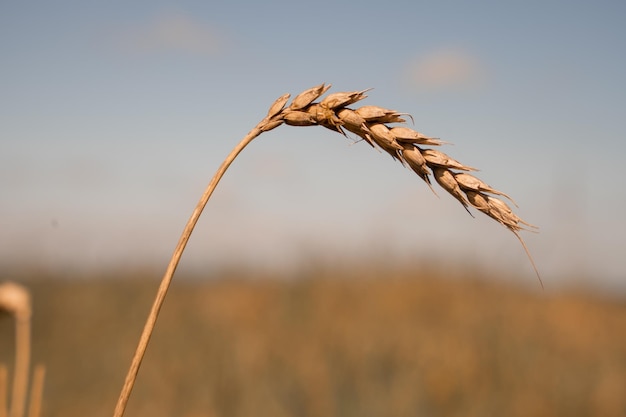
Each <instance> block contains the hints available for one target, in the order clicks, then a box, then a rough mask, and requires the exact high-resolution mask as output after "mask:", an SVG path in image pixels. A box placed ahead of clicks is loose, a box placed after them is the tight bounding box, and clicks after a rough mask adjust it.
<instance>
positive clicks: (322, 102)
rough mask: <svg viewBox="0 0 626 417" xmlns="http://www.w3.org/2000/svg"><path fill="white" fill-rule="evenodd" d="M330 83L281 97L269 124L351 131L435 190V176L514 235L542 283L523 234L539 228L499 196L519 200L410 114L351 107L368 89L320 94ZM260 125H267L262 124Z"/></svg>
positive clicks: (467, 206) (449, 190)
mask: <svg viewBox="0 0 626 417" xmlns="http://www.w3.org/2000/svg"><path fill="white" fill-rule="evenodd" d="M329 88H330V84H320V85H318V86H315V87H313V88H310V89H308V90H305V91H303V92H302V93H300V94H298V95H297V96H296V97H295V98H294V99H293V100H292V102H291V104H290V105H289V106H287V107H285V105H286V102H287V100H288V99H287V98H285V97H288V95H285V96H282V97H280V98H279V99H278V100H277V101H276V102H275V103H274V104H273V105H272V107H271V109H270V112H268V118H267V120H266V124H267V125H269V126H273V127H275V126H277V125H279V124H281V123H285V124H287V125H290V126H315V125H319V126H323V127H326V128H328V129H330V130H333V131H335V132H338V133H341V134H342V135H344V136H347V134H346V131H347V132H349V133H352V134H354V135H356V136H357V137H359V138H361V139H363V140H365V141H366V142H367V143H368V144H369V145H371V146H372V147H374V148H376V149H378V150H380V151H384V152H386V153H388V154H389V155H391V157H392V158H393V159H394V160H397V161H399V162H400V163H401V164H402V165H404V166H406V167H408V168H410V169H411V170H412V171H413V172H415V173H416V174H417V175H418V176H419V177H420V178H421V179H422V180H424V182H426V184H427V185H428V187H430V189H431V190H432V191H433V192H435V190H434V188H433V186H432V184H433V182H432V181H431V176H432V177H434V179H435V182H437V184H439V185H440V186H441V188H443V189H444V190H445V191H446V192H447V193H448V194H450V195H451V196H452V197H454V198H455V199H456V200H457V201H458V202H459V203H461V205H462V206H463V208H464V209H465V210H466V211H467V212H468V213H470V215H472V213H471V212H470V210H469V209H470V208H475V209H476V210H478V211H480V212H482V213H484V214H485V215H487V216H488V217H490V218H492V219H493V220H495V221H497V222H498V223H500V224H502V225H503V226H504V227H506V228H507V229H508V230H510V231H511V232H513V233H514V234H515V236H516V237H517V238H518V239H519V241H520V242H521V243H522V246H523V248H524V250H525V252H526V254H527V256H528V258H529V260H530V262H531V264H532V267H533V269H534V271H535V273H536V275H537V278H538V279H539V282H540V283H541V286H542V287H543V282H542V281H541V277H540V275H539V271H538V270H537V267H536V266H535V263H534V261H533V259H532V256H531V255H530V252H529V251H528V249H527V247H526V244H525V243H524V241H523V239H522V238H521V236H520V235H519V232H520V231H522V230H532V229H534V228H535V227H534V226H532V225H530V224H529V223H526V222H525V221H523V220H522V219H521V218H520V217H518V216H517V215H516V214H515V213H513V211H512V210H511V208H510V207H509V206H508V205H507V204H506V203H505V202H504V201H502V200H500V199H498V198H497V197H495V196H500V197H504V198H506V199H508V200H509V201H510V202H511V203H513V205H515V206H516V207H517V203H515V201H514V200H513V199H512V198H511V197H510V196H509V195H508V194H505V193H503V192H502V191H499V190H496V189H495V188H493V187H491V186H490V185H487V184H486V183H485V182H483V181H482V180H480V179H478V178H477V177H475V176H473V175H470V174H468V173H467V172H468V171H478V169H476V168H474V167H472V166H469V165H465V164H463V163H461V162H459V161H457V160H456V159H454V158H452V157H451V156H449V155H447V154H446V153H444V152H441V151H439V150H436V149H431V148H428V146H436V147H438V146H441V145H443V144H445V143H446V142H444V141H442V140H440V139H439V138H435V137H430V136H426V135H424V134H422V133H420V132H418V131H416V130H413V129H411V128H409V127H407V126H404V125H402V124H403V123H406V117H408V118H410V119H411V120H413V117H412V116H411V115H410V114H408V113H401V112H399V111H396V110H391V109H388V108H385V107H380V106H374V105H365V106H360V107H358V108H352V107H350V106H352V105H353V104H355V103H357V102H359V101H361V100H363V99H365V98H366V97H367V96H366V95H365V93H366V92H368V91H370V89H366V90H360V91H352V92H350V91H347V92H345V91H344V92H338V93H331V94H328V95H327V96H326V97H322V96H323V95H324V94H325V93H326V92H327V91H328V90H329ZM316 100H319V101H316ZM278 109H280V110H278ZM398 124H400V125H398ZM273 127H272V128H273ZM261 130H263V131H264V130H265V129H264V128H263V127H262V128H261ZM435 194H436V193H435ZM472 217H473V215H472Z"/></svg>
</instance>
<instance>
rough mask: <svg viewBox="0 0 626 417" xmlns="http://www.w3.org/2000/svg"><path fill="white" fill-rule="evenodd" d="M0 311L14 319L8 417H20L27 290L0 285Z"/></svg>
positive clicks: (27, 338)
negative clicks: (13, 364) (10, 393)
mask: <svg viewBox="0 0 626 417" xmlns="http://www.w3.org/2000/svg"><path fill="white" fill-rule="evenodd" d="M0 310H1V311H5V312H8V313H9V314H11V315H12V316H13V317H14V318H15V370H14V371H13V392H12V395H11V412H10V413H9V416H10V417H22V416H23V415H24V409H25V405H26V394H27V391H28V372H29V366H30V317H31V304H30V294H29V293H28V290H27V289H26V288H24V287H23V286H21V285H19V284H15V283H13V282H5V283H2V284H0ZM3 379H4V378H3ZM3 402H4V401H3Z"/></svg>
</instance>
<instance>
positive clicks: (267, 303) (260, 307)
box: [0, 264, 626, 417]
mask: <svg viewBox="0 0 626 417" xmlns="http://www.w3.org/2000/svg"><path fill="white" fill-rule="evenodd" d="M452 269H454V272H451V270H452ZM3 278H11V277H10V276H4V277H3ZM158 278H159V274H158V273H156V274H155V273H153V272H146V271H144V272H138V271H134V272H132V271H127V272H123V273H119V272H118V273H116V274H112V273H111V274H104V275H102V276H91V277H88V279H60V277H46V276H34V275H33V276H14V277H13V279H15V280H16V281H19V282H21V283H23V284H25V285H27V286H28V287H29V288H30V289H31V291H32V295H33V304H34V317H33V320H34V322H33V326H34V327H33V343H34V346H33V362H34V363H45V364H46V366H47V380H46V387H45V393H44V404H43V415H44V416H66V417H73V416H94V417H98V416H109V415H112V412H113V408H114V405H115V401H116V400H117V396H118V394H119V390H120V388H121V385H122V382H123V379H124V376H125V373H126V369H127V367H128V365H129V363H130V359H131V356H132V352H133V350H134V348H135V346H136V343H137V340H138V337H139V334H140V332H141V328H142V326H143V322H144V320H145V317H146V315H147V312H148V309H149V306H150V304H151V302H152V298H153V297H154V294H155V293H156V288H157V285H158ZM509 278H510V277H504V276H503V277H495V276H488V275H486V274H485V273H483V272H481V271H479V270H477V269H476V268H463V266H462V265H459V267H458V268H456V269H455V268H449V267H448V268H445V270H444V268H440V267H437V266H436V265H424V264H422V265H413V266H410V265H397V266H395V267H394V266H389V265H385V266H382V265H378V264H376V265H363V264H362V265H344V266H333V267H331V266H309V267H306V268H302V269H301V270H299V271H298V272H293V273H290V274H284V275H281V276H275V275H272V274H269V273H267V272H259V271H254V272H253V271H222V272H220V273H217V272H212V273H210V274H207V275H206V276H199V275H196V276H192V277H184V276H182V277H177V278H176V279H175V280H174V284H173V287H172V289H171V291H170V293H169V294H168V296H167V299H166V302H165V305H164V308H163V310H162V312H161V316H160V319H159V322H158V323H157V328H156V333H155V335H154V337H153V339H152V342H151V344H150V346H149V348H148V352H147V356H146V358H145V360H144V363H143V365H142V368H141V370H140V372H139V378H138V382H137V385H136V387H135V390H134V392H133V395H132V397H131V399H130V402H129V408H128V409H127V413H126V415H128V416H154V417H158V416H185V417H195V416H278V417H280V416H311V417H316V416H360V417H362V416H432V417H436V416H480V417H485V416H511V417H515V416H520V417H521V416H524V417H532V416H573V417H576V416H624V415H626V395H624V393H626V333H625V330H626V299H624V298H623V296H610V295H608V294H599V293H593V292H589V291H585V290H584V289H571V288H570V289H569V290H568V289H565V288H561V289H560V290H559V291H554V292H552V291H541V290H540V287H539V284H538V283H536V282H532V283H530V285H527V286H524V287H522V286H520V285H519V280H516V281H512V280H510V279H509ZM513 282H516V283H517V284H514V283H513ZM0 317H1V319H0V361H2V362H5V363H11V360H12V354H13V353H12V352H13V351H12V349H13V347H12V324H11V321H10V320H9V319H8V317H7V316H0Z"/></svg>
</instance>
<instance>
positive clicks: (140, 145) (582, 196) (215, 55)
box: [0, 1, 626, 289]
mask: <svg viewBox="0 0 626 417" xmlns="http://www.w3.org/2000/svg"><path fill="white" fill-rule="evenodd" d="M625 19H626V5H625V4H624V3H623V2H619V1H614V2H608V1H600V2H590V1H588V2H577V1H574V2H572V1H548V2H539V1H537V2H535V1H529V2H496V1H493V2H461V1H441V2H419V1H418V2H414V1H405V2H401V1H396V2H394V1H387V2H369V1H363V2H341V1H317V2H313V3H312V2H293V1H292V2H280V1H269V2H248V1H240V2H237V1H229V2H201V1H197V2H192V1H187V2H163V1H143V2H132V4H131V2H121V1H117V2H86V1H80V2H79V1H75V2H69V1H61V2H28V3H27V2H11V3H8V2H3V3H2V4H1V5H0V56H1V71H0V97H1V99H0V193H1V194H0V265H5V266H15V265H18V266H19V265H20V264H21V263H24V264H25V265H30V266H32V265H38V266H40V267H42V268H47V269H51V270H61V271H65V270H69V271H71V270H83V271H84V270H90V269H97V268H100V267H110V266H113V265H141V264H149V265H152V266H154V267H155V268H157V269H159V268H164V267H165V264H166V263H167V260H168V259H169V255H170V254H171V251H172V250H173V247H174V245H175V243H176V241H177V240H178V236H179V233H180V232H181V230H182V227H183V226H184V223H185V222H186V220H187V218H188V216H189V214H190V213H191V211H192V209H193V207H194V206H195V204H196V202H197V199H198V198H199V196H200V194H201V192H202V190H203V189H204V187H205V185H206V184H207V183H208V181H209V179H210V178H211V176H212V175H213V173H214V171H215V170H216V169H217V167H218V166H219V164H220V163H221V161H222V160H223V158H224V157H225V156H226V155H227V154H228V152H229V151H230V150H231V149H232V147H233V146H234V145H235V144H236V143H237V142H238V141H239V140H240V139H241V138H242V137H243V136H244V135H245V134H246V133H247V132H248V130H250V129H251V128H252V127H253V126H254V125H255V124H256V123H257V122H258V121H259V120H260V119H261V118H262V117H263V116H264V115H265V112H266V111H267V108H268V106H269V105H270V104H271V103H272V102H273V101H274V99H276V98H277V97H278V96H280V95H282V94H284V93H286V92H290V93H292V94H297V93H299V92H300V91H302V90H304V89H306V88H309V87H312V86H314V85H317V84H319V83H321V82H327V83H332V84H333V89H332V90H331V91H345V90H360V89H364V88H369V87H373V88H374V90H372V91H371V92H370V93H368V94H369V98H368V99H366V101H365V102H364V104H375V105H379V106H383V107H390V108H393V109H396V110H399V111H402V112H409V113H411V114H412V115H413V116H414V117H415V128H416V129H417V130H419V131H421V132H423V133H425V134H428V135H431V136H437V137H441V138H442V139H444V140H446V141H449V142H452V143H453V144H454V145H453V146H446V147H445V149H442V150H443V151H444V152H447V153H449V154H450V155H451V156H453V157H455V158H456V159H459V160H460V161H461V162H463V163H466V164H468V165H472V166H476V167H478V168H480V169H481V171H480V173H479V174H478V176H479V177H480V178H482V179H483V180H484V181H485V182H487V183H489V184H491V185H493V186H494V187H496V188H499V189H501V190H503V191H505V192H507V193H509V194H511V195H512V196H513V197H514V198H515V199H516V201H517V202H518V203H519V204H520V208H519V209H518V210H517V213H518V214H519V215H520V216H521V217H522V218H524V219H526V220H527V221H529V222H531V223H533V224H537V225H538V226H540V228H541V233H539V234H529V233H526V234H524V235H523V236H524V237H525V239H526V241H527V243H528V246H529V248H530V250H531V252H532V253H533V255H534V257H535V260H536V262H537V266H538V267H539V269H540V270H541V271H542V274H543V275H544V280H545V281H546V284H547V286H550V285H551V283H552V285H555V284H556V283H560V282H564V281H570V282H572V281H584V282H589V283H597V284H598V285H602V286H605V287H611V288H613V287H615V288H617V287H619V288H622V289H624V288H626V260H625V257H626V249H625V248H626V233H625V232H626V227H625V225H626V222H625V220H624V214H623V213H624V207H625V205H626V204H625V203H626V191H625V189H626V187H625V186H624V180H623V174H622V172H623V163H624V158H625V157H626V152H625V151H626V146H625V141H626V81H625V77H624V74H626V25H624V21H625ZM439 194H440V198H437V197H435V196H434V195H433V194H432V193H431V192H430V190H429V189H428V188H427V187H426V185H425V184H424V183H423V182H421V180H419V179H418V178H417V177H416V176H415V175H413V174H412V173H411V172H409V171H408V170H406V169H404V168H403V167H402V166H400V165H399V164H398V163H397V162H394V161H392V160H391V158H389V157H388V156H386V155H382V154H379V153H378V152H376V151H374V150H372V149H371V148H370V147H369V146H367V145H366V144H363V143H357V144H351V142H350V141H349V140H347V139H345V138H343V137H341V136H339V135H337V134H333V133H332V132H330V131H327V130H325V129H323V128H306V129H304V128H293V127H288V126H281V127H280V128H278V129H276V130H274V131H271V132H269V133H266V134H264V135H262V136H261V137H260V138H258V139H257V140H256V141H255V142H253V143H252V145H251V146H250V147H249V148H248V149H246V150H245V151H244V153H243V154H242V155H241V157H240V158H239V159H238V160H237V161H236V162H235V163H234V165H233V166H232V167H231V170H230V171H229V172H228V173H227V175H226V177H225V178H224V180H223V182H222V183H221V184H220V186H219V187H218V190H217V192H216V193H215V195H214V198H213V199H212V200H211V201H210V202H209V205H208V207H207V209H206V211H205V213H204V217H203V218H202V219H201V221H200V223H199V226H198V228H197V229H196V231H195V232H194V236H193V237H192V239H191V241H190V244H189V247H188V252H187V253H186V254H185V257H184V258H183V267H188V268H196V267H197V268H211V267H213V266H216V265H223V264H225V263H237V264H250V265H253V266H254V265H270V266H275V265H281V264H293V263H297V262H300V261H302V260H305V261H306V259H307V257H308V256H311V254H313V255H314V256H327V257H329V258H331V259H342V258H350V259H354V258H358V256H359V254H365V255H367V257H371V256H372V255H373V254H377V253H379V254H380V256H383V255H384V256H386V254H389V253H391V254H395V256H397V257H399V258H408V257H412V256H415V257H416V258H419V257H420V256H436V257H439V258H442V259H454V260H461V261H471V262H474V263H476V264H479V265H482V266H489V267H493V268H494V270H509V271H513V273H514V274H516V275H521V276H523V277H524V278H525V279H526V278H528V279H532V274H533V271H532V268H531V266H530V264H529V263H528V261H527V259H526V256H525V254H524V252H523V250H522V248H521V247H520V245H519V243H518V242H517V240H516V239H515V237H514V236H513V235H512V234H511V233H509V232H508V231H506V230H505V229H504V228H502V227H501V226H499V225H498V224H497V223H495V222H494V221H492V220H490V219H488V218H485V216H482V215H481V214H480V213H477V214H476V218H475V219H472V218H471V217H470V216H468V215H467V213H465V211H464V210H463V208H462V207H461V206H460V205H459V204H458V203H457V202H456V201H455V200H453V199H452V198H451V197H449V196H448V195H444V193H443V192H440V193H439Z"/></svg>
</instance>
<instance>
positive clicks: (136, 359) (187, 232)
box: [113, 116, 272, 417]
mask: <svg viewBox="0 0 626 417" xmlns="http://www.w3.org/2000/svg"><path fill="white" fill-rule="evenodd" d="M270 123H272V120H271V118H270V117H269V116H268V117H266V118H265V119H263V120H262V121H261V122H260V123H259V124H258V125H257V126H256V127H255V128H254V129H252V130H251V131H250V132H249V133H248V134H247V135H246V137H244V138H243V139H242V140H241V142H239V144H238V145H237V146H236V147H235V148H234V149H233V150H232V151H231V153H230V154H229V155H228V156H227V157H226V159H225V160H224V162H222V165H221V166H220V167H219V169H218V170H217V172H216V173H215V175H214V176H213V179H211V182H210V183H209V185H208V186H207V188H206V190H205V191H204V193H203V194H202V197H201V198H200V201H199V202H198V204H197V205H196V208H195V209H194V211H193V213H192V214H191V217H190V218H189V220H188V221H187V224H186V225H185V229H184V230H183V233H182V234H181V236H180V239H179V240H178V244H177V245H176V248H175V249H174V253H173V254H172V258H171V259H170V262H169V264H168V266H167V270H166V271H165V274H164V275H163V278H162V280H161V284H160V286H159V289H158V291H157V295H156V298H155V299H154V302H153V304H152V308H151V310H150V313H149V315H148V319H147V321H146V324H145V325H144V328H143V332H142V333H141V337H140V339H139V343H138V345H137V348H136V350H135V355H134V356H133V359H132V362H131V365H130V369H129V370H128V373H127V375H126V380H125V381H124V385H123V387H122V391H121V393H120V396H119V399H118V401H117V405H116V407H115V412H114V414H113V415H114V417H121V416H122V415H124V410H125V409H126V404H127V403H128V399H129V397H130V394H131V391H132V389H133V386H134V384H135V380H136V378H137V373H138V372H139V367H140V365H141V361H142V360H143V357H144V354H145V352H146V348H147V347H148V342H149V341H150V337H151V336H152V332H153V330H154V326H155V323H156V320H157V317H158V315H159V311H160V310H161V306H162V305H163V301H164V300H165V295H166V294H167V290H168V288H169V286H170V283H171V281H172V277H173V276H174V272H175V271H176V267H177V266H178V263H179V262H180V258H181V256H182V254H183V251H184V250H185V246H187V242H188V241H189V237H190V236H191V233H192V232H193V229H194V227H195V226H196V223H197V222H198V219H199V218H200V215H201V214H202V210H204V207H205V206H206V204H207V202H208V201H209V198H210V197H211V194H213V191H214V190H215V187H217V184H218V183H219V181H220V180H221V179H222V177H223V176H224V173H225V172H226V170H227V169H228V167H229V166H230V164H231V163H232V162H233V161H234V160H235V158H236V157H237V155H239V153H240V152H241V151H242V150H243V149H244V148H245V147H246V146H247V145H248V144H249V143H250V142H251V141H252V140H253V139H254V138H256V137H257V136H259V135H260V134H261V133H263V132H264V131H266V130H269V129H268V128H267V127H268V126H269V125H270Z"/></svg>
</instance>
